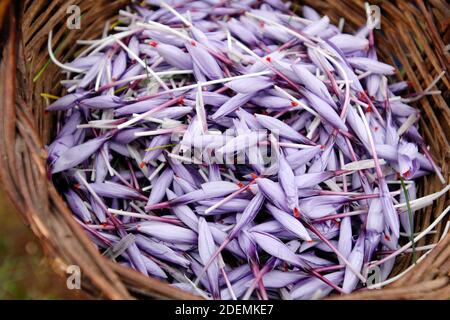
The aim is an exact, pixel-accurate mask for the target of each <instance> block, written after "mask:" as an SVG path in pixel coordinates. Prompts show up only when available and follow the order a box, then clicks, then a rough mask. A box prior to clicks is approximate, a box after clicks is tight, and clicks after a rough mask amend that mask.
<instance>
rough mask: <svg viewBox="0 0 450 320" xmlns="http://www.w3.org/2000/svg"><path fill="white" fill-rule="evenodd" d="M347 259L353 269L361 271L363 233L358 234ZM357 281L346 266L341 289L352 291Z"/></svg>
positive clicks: (347, 291)
mask: <svg viewBox="0 0 450 320" xmlns="http://www.w3.org/2000/svg"><path fill="white" fill-rule="evenodd" d="M348 261H349V262H350V264H351V266H352V267H353V268H354V269H355V270H357V271H361V269H362V266H363V262H364V233H361V234H360V235H359V237H358V240H357V241H356V244H355V247H354V248H353V250H352V252H351V253H350V255H349V257H348ZM358 282H359V279H358V277H357V276H356V275H355V274H354V273H353V271H352V270H350V268H349V267H347V268H346V269H345V275H344V283H343V284H342V290H343V291H344V292H346V293H350V292H352V291H353V289H355V288H356V285H357V284H358Z"/></svg>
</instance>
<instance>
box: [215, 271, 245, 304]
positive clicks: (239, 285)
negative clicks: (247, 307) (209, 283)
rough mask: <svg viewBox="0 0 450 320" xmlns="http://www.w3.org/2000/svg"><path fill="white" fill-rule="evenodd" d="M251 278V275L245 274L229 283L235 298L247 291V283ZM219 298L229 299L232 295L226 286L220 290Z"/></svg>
mask: <svg viewBox="0 0 450 320" xmlns="http://www.w3.org/2000/svg"><path fill="white" fill-rule="evenodd" d="M252 279H253V275H247V276H245V277H244V278H242V279H239V280H238V281H236V282H234V283H232V284H231V288H232V290H233V292H234V295H235V296H236V298H240V297H241V296H242V295H244V293H245V292H246V291H247V284H248V283H249V281H251V280H252ZM220 295H221V298H222V299H223V300H231V299H232V296H231V294H230V290H229V289H228V288H225V289H222V290H221V291H220Z"/></svg>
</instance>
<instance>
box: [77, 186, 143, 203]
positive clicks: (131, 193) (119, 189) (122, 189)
mask: <svg viewBox="0 0 450 320" xmlns="http://www.w3.org/2000/svg"><path fill="white" fill-rule="evenodd" d="M90 187H91V188H92V189H93V190H94V191H95V193H97V194H98V195H99V196H101V197H106V198H119V199H136V200H142V199H146V198H145V197H144V196H143V195H142V194H141V193H139V192H138V191H137V190H135V189H132V188H130V187H127V186H124V185H121V184H118V183H115V182H111V181H107V182H103V183H97V182H95V183H91V184H90ZM81 188H83V186H82V187H81Z"/></svg>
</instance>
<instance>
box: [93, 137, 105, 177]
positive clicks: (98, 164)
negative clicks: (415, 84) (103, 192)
mask: <svg viewBox="0 0 450 320" xmlns="http://www.w3.org/2000/svg"><path fill="white" fill-rule="evenodd" d="M105 145H106V144H105ZM105 145H103V149H104V150H105V148H104V146H105ZM94 168H95V182H97V183H102V182H105V179H106V176H107V175H108V168H107V164H106V161H105V157H104V156H103V154H102V153H101V152H98V153H97V155H96V156H95V167H94Z"/></svg>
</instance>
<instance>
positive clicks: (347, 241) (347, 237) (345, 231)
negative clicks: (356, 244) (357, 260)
mask: <svg viewBox="0 0 450 320" xmlns="http://www.w3.org/2000/svg"><path fill="white" fill-rule="evenodd" d="M352 239H353V234H352V222H351V217H345V218H343V219H342V220H341V223H340V230H339V241H338V245H337V249H338V250H339V252H340V253H341V254H342V255H343V256H344V257H345V258H346V259H348V257H349V255H350V252H351V251H352V244H353V243H352ZM338 259H339V263H341V264H344V262H343V261H342V259H341V258H340V257H338Z"/></svg>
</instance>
